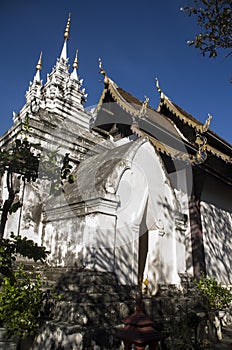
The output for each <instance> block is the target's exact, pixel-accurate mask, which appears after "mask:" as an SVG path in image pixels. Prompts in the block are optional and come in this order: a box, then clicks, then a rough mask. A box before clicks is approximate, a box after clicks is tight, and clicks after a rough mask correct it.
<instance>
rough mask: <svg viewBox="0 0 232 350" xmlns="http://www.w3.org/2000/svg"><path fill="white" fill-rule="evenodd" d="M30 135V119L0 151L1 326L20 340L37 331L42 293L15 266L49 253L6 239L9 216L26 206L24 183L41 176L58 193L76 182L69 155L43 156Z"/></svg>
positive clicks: (37, 282) (34, 278) (38, 283)
mask: <svg viewBox="0 0 232 350" xmlns="http://www.w3.org/2000/svg"><path fill="white" fill-rule="evenodd" d="M28 133H29V119H27V121H26V123H25V125H24V131H23V133H22V134H21V135H20V138H18V139H16V140H15V141H14V142H13V143H11V144H9V145H8V146H7V147H5V148H3V149H0V178H1V177H3V176H5V179H6V188H7V192H8V195H7V198H6V199H5V200H4V201H3V204H2V208H1V220H0V287H1V290H0V326H4V327H5V328H6V330H7V332H8V334H9V335H18V336H19V337H25V336H26V335H28V334H33V333H34V332H35V331H36V330H37V329H38V327H39V325H40V322H39V317H40V316H41V310H42V306H43V291H42V280H41V276H40V275H39V274H34V273H31V272H30V271H26V270H24V267H23V265H22V264H21V265H20V268H19V270H18V271H15V270H14V264H13V263H14V261H15V260H16V257H17V256H18V255H20V256H22V257H26V258H29V259H33V260H34V261H41V262H45V259H46V257H47V255H48V252H47V251H46V249H45V247H40V246H38V245H37V244H36V243H34V242H33V241H32V240H29V239H27V238H26V237H24V238H22V237H21V236H20V235H17V236H16V235H14V233H11V235H10V238H4V233H5V229H6V223H7V220H8V217H9V215H10V214H12V213H14V212H16V211H17V210H18V209H19V208H20V207H21V206H22V205H23V203H22V202H21V201H19V200H17V199H16V195H17V194H18V193H19V190H20V187H21V185H22V184H23V186H25V183H26V182H29V183H30V182H34V181H36V180H37V178H38V176H39V175H40V178H41V179H44V180H45V179H46V180H52V181H51V191H52V192H53V193H54V191H55V193H56V194H58V193H59V192H60V191H62V185H63V180H65V179H67V180H68V182H69V183H73V181H74V178H73V175H72V174H71V169H72V166H71V165H70V158H69V154H65V156H64V157H61V156H59V155H58V153H57V152H56V151H49V152H46V154H45V155H44V154H42V149H41V147H40V145H39V144H35V143H32V142H30V141H29V140H28ZM59 160H60V161H59Z"/></svg>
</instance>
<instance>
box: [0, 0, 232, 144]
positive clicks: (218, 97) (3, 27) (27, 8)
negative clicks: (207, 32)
mask: <svg viewBox="0 0 232 350" xmlns="http://www.w3.org/2000/svg"><path fill="white" fill-rule="evenodd" d="M187 1H188V0H181V1H179V0H176V1H173V0H163V1H154V0H143V1H136V0H134V1H132V0H124V1H122V0H117V1H115V2H110V1H106V0H102V1H92V0H85V1H78V0H56V1H51V0H40V1H35V0H20V1H18V0H1V1H0V32H1V51H0V52H1V53H0V77H1V79H0V92H1V105H0V118H1V123H0V134H2V133H3V132H5V131H6V130H7V129H8V128H9V126H10V125H12V112H13V111H15V112H18V111H19V110H20V108H21V107H22V106H23V104H24V102H25V99H24V95H25V92H26V90H27V88H28V84H29V81H30V80H32V79H33V76H34V74H35V65H36V63H37V61H38V57H39V53H40V51H41V50H42V51H43V70H42V73H41V75H42V78H43V81H44V82H45V81H46V74H47V73H50V71H51V69H52V66H53V65H54V64H55V62H56V58H57V57H58V56H59V55H60V51H61V49H62V46H63V32H64V28H65V24H66V21H67V17H68V13H69V12H71V13H72V17H71V35H70V39H69V41H68V55H69V57H70V63H71V64H72V62H73V59H74V56H75V51H76V48H78V49H79V75H80V77H81V78H83V79H84V84H83V86H84V87H85V88H86V92H87V93H88V94H89V97H88V102H87V105H86V106H91V105H94V104H96V103H97V102H98V99H99V96H100V94H101V91H102V88H103V83H102V77H101V75H100V74H99V69H98V58H99V57H101V58H102V60H103V66H104V68H105V70H106V71H107V73H108V75H109V76H110V77H111V78H112V79H113V80H114V81H115V82H116V83H117V84H118V85H119V86H120V87H122V88H123V89H125V90H127V91H129V92H130V93H131V94H133V95H134V96H136V97H138V98H140V99H142V100H144V95H147V96H148V97H149V98H150V104H151V105H152V106H153V107H155V108H156V107H157V106H158V103H159V95H158V93H157V91H156V88H155V77H158V78H159V81H160V86H161V88H162V90H163V91H164V92H165V93H166V94H167V95H168V96H169V97H170V98H171V99H172V100H173V102H175V103H177V104H178V105H179V106H181V107H182V108H183V109H185V110H186V111H188V112H189V113H190V114H192V115H193V116H194V117H195V118H197V119H198V120H200V121H202V122H204V121H205V120H206V119H207V114H208V113H211V114H212V115H213V120H212V122H211V129H212V130H213V131H215V132H216V133H217V134H219V135H220V136H221V137H222V138H224V139H226V140H227V141H228V142H230V143H232V136H231V130H232V118H231V110H232V99H231V92H232V85H231V84H230V80H231V76H232V72H231V58H227V59H224V57H223V56H221V57H218V58H216V59H208V58H204V57H202V56H201V55H200V53H199V52H198V51H197V50H196V49H194V48H193V47H188V45H187V44H186V42H187V40H189V39H192V38H193V36H194V33H195V32H196V30H197V26H196V24H195V21H194V19H193V18H189V17H187V16H186V15H185V14H183V13H182V12H180V11H179V8H180V7H181V6H183V5H186V3H187Z"/></svg>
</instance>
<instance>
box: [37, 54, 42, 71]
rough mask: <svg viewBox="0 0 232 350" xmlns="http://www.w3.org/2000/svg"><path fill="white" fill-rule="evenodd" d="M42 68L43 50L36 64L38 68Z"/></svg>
mask: <svg viewBox="0 0 232 350" xmlns="http://www.w3.org/2000/svg"><path fill="white" fill-rule="evenodd" d="M41 69H42V51H41V52H40V56H39V60H38V63H37V65H36V70H41Z"/></svg>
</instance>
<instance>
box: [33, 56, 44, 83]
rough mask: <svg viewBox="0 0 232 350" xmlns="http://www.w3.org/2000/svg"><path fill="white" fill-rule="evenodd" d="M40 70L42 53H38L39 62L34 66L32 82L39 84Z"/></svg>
mask: <svg viewBox="0 0 232 350" xmlns="http://www.w3.org/2000/svg"><path fill="white" fill-rule="evenodd" d="M41 69H42V51H41V52H40V56H39V60H38V63H37V65H36V74H35V76H34V82H40V81H41V79H40V71H41Z"/></svg>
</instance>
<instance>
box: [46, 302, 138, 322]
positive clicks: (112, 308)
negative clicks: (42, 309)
mask: <svg viewBox="0 0 232 350" xmlns="http://www.w3.org/2000/svg"><path fill="white" fill-rule="evenodd" d="M131 304H132V303H129V302H127V303H126V302H121V301H117V302H114V303H112V302H105V303H95V302H89V303H88V302H83V303H74V302H67V301H59V302H56V303H55V305H53V307H52V309H51V313H50V317H51V318H52V319H53V320H54V319H55V320H56V321H63V322H69V323H75V324H79V325H90V324H102V322H103V323H108V324H115V323H118V322H120V320H121V319H123V318H125V317H127V316H128V314H130V313H132V312H133V308H131V306H130V305H131Z"/></svg>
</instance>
